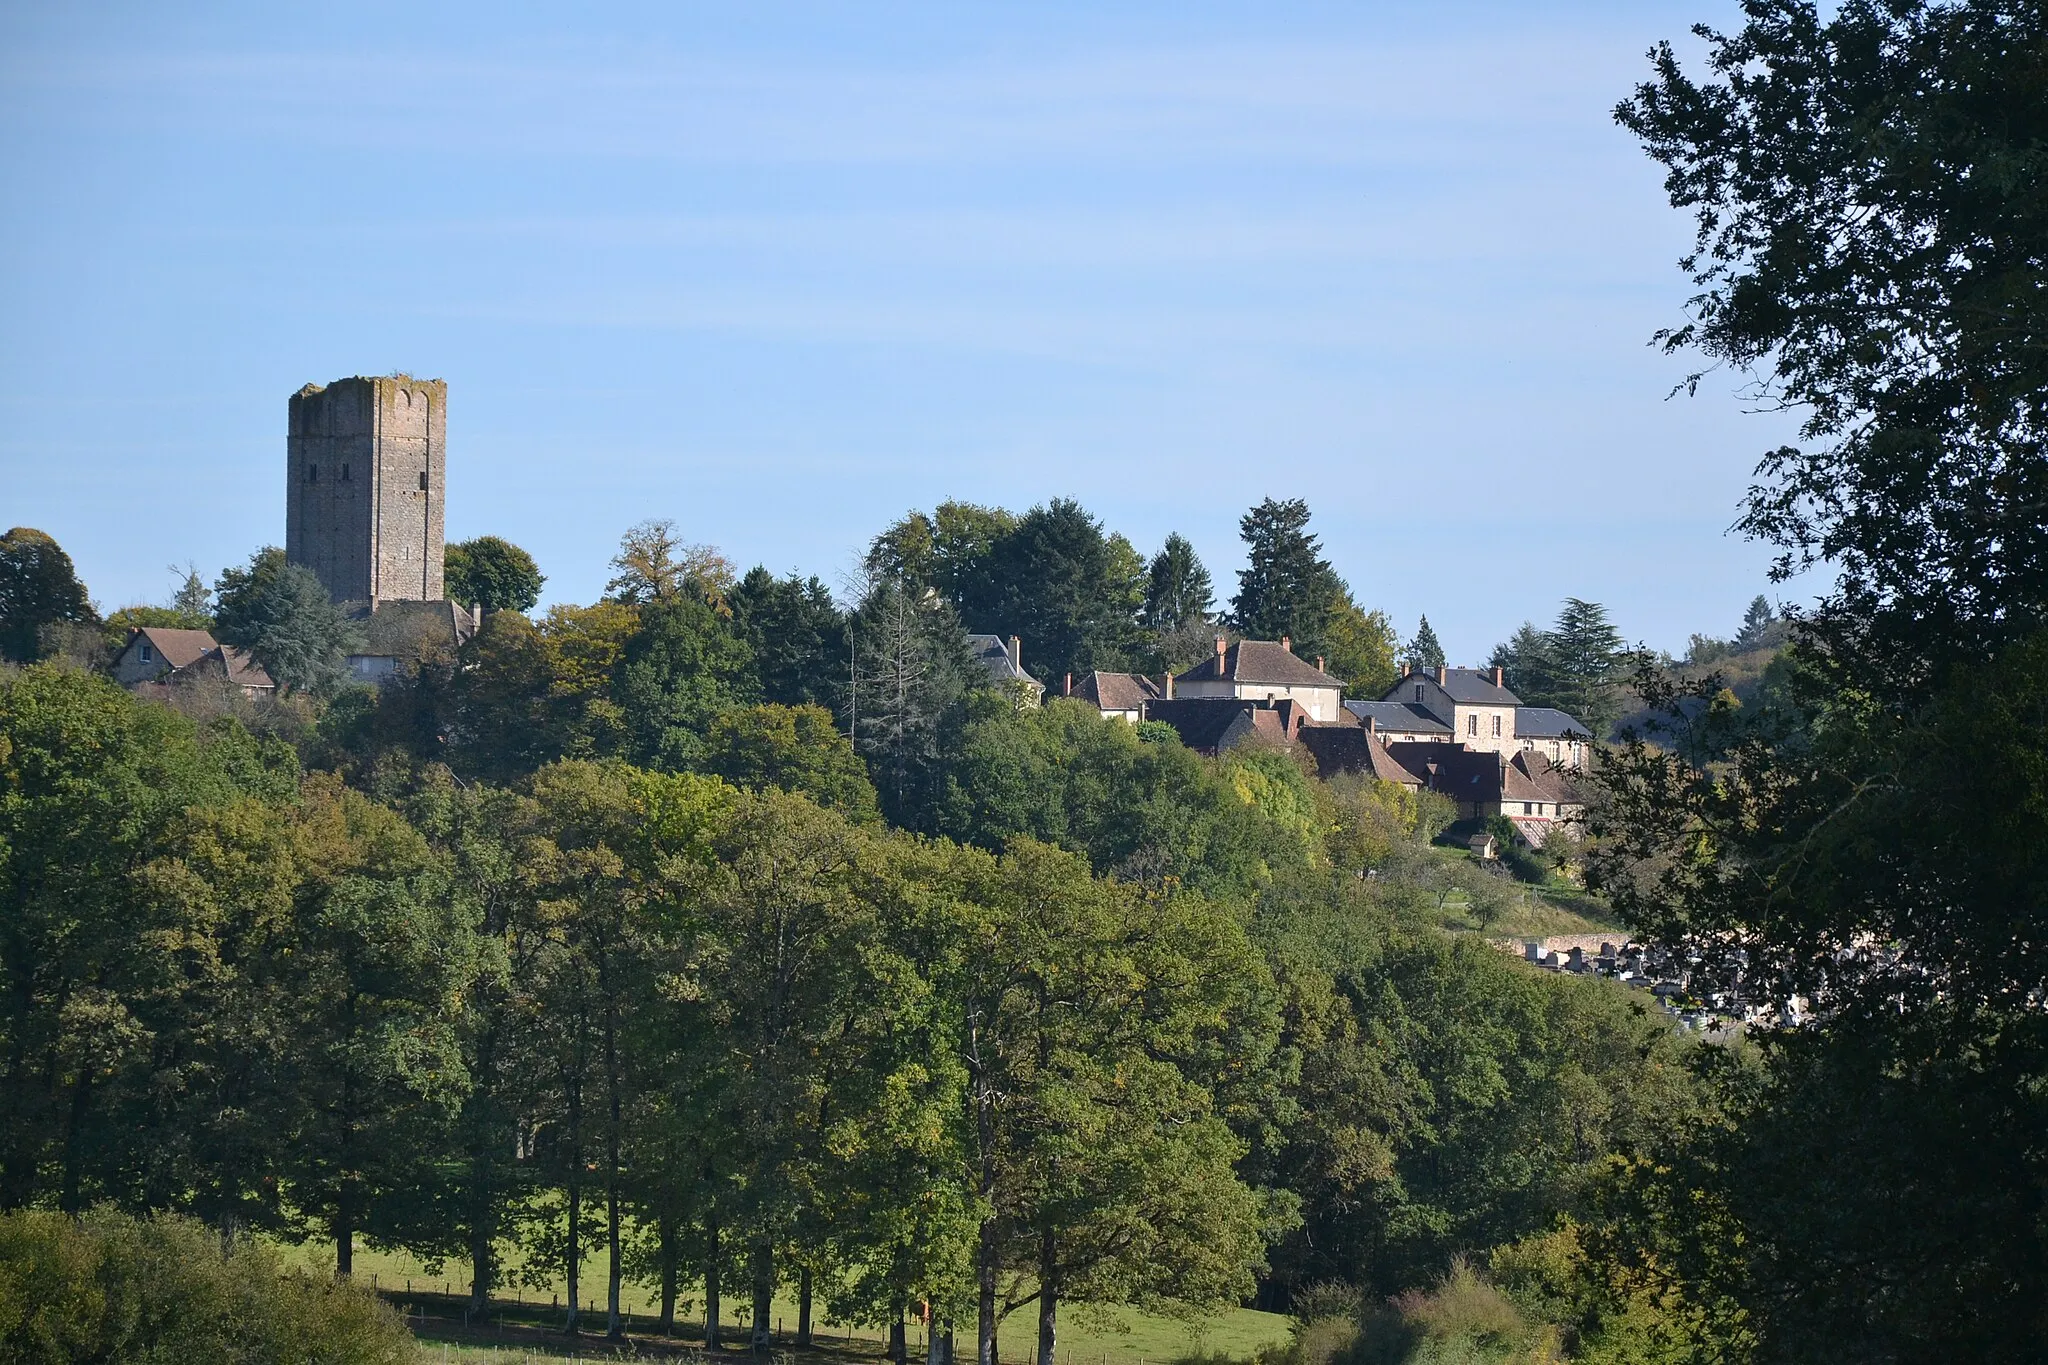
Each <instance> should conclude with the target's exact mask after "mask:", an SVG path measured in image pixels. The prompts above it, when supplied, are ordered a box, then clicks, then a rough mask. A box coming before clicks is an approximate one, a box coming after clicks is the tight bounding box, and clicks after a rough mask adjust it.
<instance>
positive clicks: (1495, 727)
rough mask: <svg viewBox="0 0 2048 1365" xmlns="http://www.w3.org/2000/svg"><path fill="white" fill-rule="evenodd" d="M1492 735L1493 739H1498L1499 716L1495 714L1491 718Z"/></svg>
mask: <svg viewBox="0 0 2048 1365" xmlns="http://www.w3.org/2000/svg"><path fill="white" fill-rule="evenodd" d="M1493 737H1494V738H1495V739H1499V738H1500V717H1499V716H1495V717H1494V718H1493Z"/></svg>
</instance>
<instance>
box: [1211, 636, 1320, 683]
mask: <svg viewBox="0 0 2048 1365" xmlns="http://www.w3.org/2000/svg"><path fill="white" fill-rule="evenodd" d="M1174 681H1176V682H1217V681H1225V682H1240V683H1271V684H1273V685H1274V686H1276V687H1334V688H1338V689H1342V688H1343V686H1344V684H1343V682H1342V681H1340V680H1339V679H1336V678H1333V677H1331V676H1330V675H1329V674H1327V673H1325V672H1323V670H1321V669H1320V668H1317V667H1316V666H1315V665H1314V664H1312V663H1310V662H1308V660H1306V659H1302V658H1299V657H1297V656H1296V655H1295V653H1294V652H1293V651H1292V650H1290V649H1287V648H1286V647H1285V646H1283V645H1281V644H1280V643H1279V642H1278V641H1276V640H1239V641H1238V642H1237V643H1236V644H1234V645H1231V646H1230V647H1229V648H1228V649H1227V650H1226V651H1225V652H1223V653H1221V654H1211V655H1210V656H1209V657H1208V658H1206V659H1204V660H1202V662H1200V663H1198V664H1196V665H1195V666H1194V667H1193V668H1191V669H1189V670H1188V671H1187V672H1185V673H1182V674H1179V675H1178V676H1176V678H1175V679H1174Z"/></svg>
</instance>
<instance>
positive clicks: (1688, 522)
mask: <svg viewBox="0 0 2048 1365" xmlns="http://www.w3.org/2000/svg"><path fill="white" fill-rule="evenodd" d="M1698 19H1707V20H1709V21H1713V22H1717V23H1721V24H1724V25H1726V24H1729V23H1730V22H1731V21H1732V19H1733V6H1732V4H1729V3H1727V2H1726V0H1688V2H1687V3H1676V4H1674V3H1665V2H1664V0H1628V3H1614V4H1562V3H1561V4H1556V5H1547V6H1533V5H1526V4H1502V5H1486V6H1482V5H1457V4H1438V5H1429V6H1421V5H1408V4H1362V3H1349V4H1332V5H1305V4H1304V5H1252V4H1239V5H1230V6H1221V5H1195V4H1189V3H1185V0H1173V3H1160V4H1115V5H1101V4H1071V5H1068V4H1049V3H1034V4H1030V5H1021V4H1020V5H1005V6H962V5H951V4H949V5H936V4H935V5H930V6H921V5H850V4H836V5H829V6H825V5H820V6H800V5H732V4H717V5H712V4H679V3H658V4H646V5H618V6H610V7H596V6H566V5H565V6H559V7H553V8H543V7H538V6H528V5H519V4H506V3H494V4H483V3H469V4H460V5H446V6H439V7H428V6H419V5H413V4H408V5H399V6H387V5H381V4H376V3H369V4H355V5H349V6H345V7H341V8H334V7H323V8H313V7H287V6H277V5H261V6H258V5H250V6H247V7H232V6H225V5H163V4H150V5H141V4H136V5H94V6H85V5H43V6H31V5H26V4H15V5H10V6H7V7H6V8H5V12H4V13H0V167H4V170H0V185H4V187H5V191H4V194H0V418H4V421H0V526H5V525H13V524H27V525H31V526H38V527H41V528H43V529H44V530H47V531H49V532H50V533H52V534H53V535H55V536H56V537H57V538H58V539H59V540H60V541H61V542H62V543H63V544H64V545H65V546H66V547H67V548H68V549H69V550H70V551H71V553H72V555H73V556H74V558H75V559H76V560H77V563H78V566H79V570H80V572H81V574H82V575H83V576H84V577H85V579H86V582H87V584H88V585H89V587H90V588H91V589H92V591H93V593H94V596H95V597H96V599H97V600H98V601H99V603H100V605H101V606H102V607H103V608H112V607H115V606H119V605H123V604H126V603H129V602H135V601H155V600H162V599H164V598H165V597H166V596H167V595H168V593H169V591H170V589H171V586H172V582H171V576H170V574H169V573H168V572H167V571H166V568H165V566H166V565H169V564H173V563H184V562H186V561H188V560H189V561H194V562H196V563H197V564H198V565H199V566H200V568H201V570H202V571H203V572H204V573H205V574H206V575H207V576H208V577H209V578H211V577H212V576H213V575H214V574H215V573H216V572H218V570H219V569H220V568H221V567H222V566H223V565H224V564H226V563H229V562H232V561H239V560H242V559H245V558H246V557H247V556H248V555H249V554H250V552H251V551H253V550H254V549H255V548H256V547H258V546H260V545H263V544H266V543H282V540H283V536H284V506H283V493H282V487H283V463H284V435H285V400H286V398H287V396H288V395H289V394H290V393H291V391H292V390H294V389H296V388H297V387H299V386H300V385H301V384H304V383H306V382H308V381H322V382H324V381H326V380H330V379H334V378H338V377H340V376H344V375H350V374H359V373H361V374H374V373H386V372H390V371H393V370H406V371H409V372H411V373H413V374H417V375H423V376H437V377H440V378H444V379H446V380H447V381H448V383H449V388H450V397H449V445H450V456H449V480H450V489H449V520H448V529H449V534H450V537H451V539H453V538H460V537H463V536H469V535H476V534H481V533H486V532H489V533H495V534H499V535H504V536H507V537H509V538H510V539H512V540H514V541H517V542H518V543H520V544H522V545H525V546H526V547H528V548H529V549H530V550H532V551H533V552H534V554H535V555H536V557H537V558H538V559H539V560H540V563H541V567H542V569H543V570H544V571H545V572H546V573H547V574H548V576H549V584H548V597H549V599H550V600H589V599H590V598H592V597H594V596H595V595H596V594H597V593H598V592H599V591H600V589H601V587H602V585H603V583H604V580H605V578H606V576H607V570H606V567H605V561H606V560H607V559H608V558H609V556H610V553H611V551H612V549H613V547H614V545H615V543H616V541H617V538H618V534H619V532H620V531H621V530H622V529H623V528H624V527H625V526H627V525H628V524H630V523H632V522H634V521H637V520H639V519H641V518H644V517H649V516H668V517H672V518H674V519H675V520H676V521H677V522H678V523H679V525H680V526H681V527H682V528H683V530H684V532H685V533H686V535H687V536H688V537H689V538H691V539H693V540H702V541H708V542H711V543H714V544H717V545H719V546H721V547H723V548H724V549H725V550H726V551H727V552H728V553H729V554H730V555H731V556H732V557H733V558H734V559H736V560H737V561H738V562H739V563H740V564H741V565H742V566H744V565H747V564H751V563H754V562H757V561H758V562H763V563H766V564H767V565H768V566H769V567H771V568H773V569H775V570H777V571H786V570H789V569H798V570H802V571H804V572H806V573H812V572H815V573H818V574H820V575H822V576H824V577H825V578H826V579H827V580H828V581H831V580H833V579H835V578H836V577H837V576H838V575H840V574H841V573H842V572H843V571H844V570H845V569H846V568H847V567H848V566H849V565H850V564H851V563H852V562H853V561H854V559H855V558H856V557H857V556H858V553H859V551H860V549H861V547H862V546H863V545H864V543H865V542H866V540H867V539H868V537H869V536H871V535H872V534H873V533H874V532H875V531H876V530H877V529H878V528H880V527H881V526H882V525H884V524H886V523H887V522H888V521H889V520H891V519H892V518H894V517H895V516H897V515H899V514H901V513H902V512H903V511H904V510H906V509H907V508H910V507H913V506H930V505H931V504H933V503H935V502H937V501H939V500H941V499H943V498H946V497H954V498H965V499H971V500H975V501H980V502H990V503H998V504H1002V505H1005V506H1009V507H1013V508H1017V509H1020V510H1021V509H1023V508H1025V507H1028V506H1030V505H1031V504H1033V503H1035V502H1040V501H1043V500H1045V499H1047V498H1051V497H1055V496H1062V495H1064V496H1072V497H1075V498H1078V499H1080V500H1081V501H1082V502H1083V503H1084V504H1085V505H1086V506H1087V507H1088V508H1089V509H1090V510H1092V511H1093V512H1095V513H1096V514H1097V515H1098V516H1100V517H1102V518H1103V520H1104V521H1105V522H1106V523H1107V524H1108V525H1109V526H1111V527H1112V528H1114V529H1117V530H1121V531H1123V532H1124V533H1125V534H1127V535H1128V536H1130V537H1131V539H1132V540H1133V541H1134V542H1135V543H1136V544H1137V545H1138V546H1139V548H1140V549H1141V550H1143V551H1145V552H1146V553H1150V552H1151V551H1152V550H1153V549H1155V548H1156V547H1157V545H1158V543H1159V541H1160V540H1161V539H1162V538H1163V537H1164V536H1165V535H1166V533H1167V532H1169V531H1175V530H1178V531H1181V532H1183V533H1184V534H1186V535H1188V536H1189V537H1190V538H1191V539H1192V540H1193V541H1194V542H1195V545H1196V547H1197V548H1198V550H1199V551H1200V552H1201V554H1202V555H1203V556H1204V558H1205V559H1206V560H1207V562H1208V564H1209V566H1210V568H1211V571H1212V572H1213V573H1214V574H1215V576H1216V578H1217V580H1218V584H1219V587H1222V588H1223V589H1224V591H1223V592H1222V594H1220V595H1223V596H1227V595H1228V590H1229V587H1230V586H1231V585H1232V584H1234V581H1235V580H1234V574H1235V571H1236V569H1238V568H1239V567H1241V563H1242V558H1241V553H1240V549H1241V547H1240V545H1239V543H1238V540H1237V528H1236V523H1237V518H1238V517H1239V516H1240V515H1241V514H1242V513H1243V511H1244V509H1245V508H1246V507H1247V506H1249V505H1250V504H1252V503H1253V502H1256V501H1257V500H1258V499H1260V498H1262V497H1265V496H1268V495H1272V496H1280V497H1292V496H1300V497H1306V498H1307V499H1308V500H1309V502H1310V505H1311V507H1312V508H1313V509H1314V512H1315V523H1314V525H1315V529H1316V530H1318V531H1319V532H1320V533H1321V534H1322V537H1323V541H1324V544H1325V546H1326V547H1327V549H1328V552H1329V554H1330V557H1331V559H1332V560H1333V561H1334V562H1335V564H1336V565H1337V567H1338V569H1339V571H1340V572H1342V573H1343V574H1344V575H1345V577H1346V578H1347V579H1348V580H1349V581H1350V582H1351V584H1352V586H1353V588H1354V590H1355V593H1356V595H1357V596H1358V598H1359V599H1360V601H1361V602H1362V603H1364V604H1366V605H1368V606H1378V607H1382V608H1384V609H1385V610H1387V611H1388V612H1389V613H1390V614H1391V615H1392V616H1393V617H1394V619H1395V622H1396V624H1397V626H1398V627H1399V628H1400V630H1401V632H1402V634H1403V635H1404V637H1405V635H1406V634H1407V633H1408V632H1409V631H1411V630H1412V629H1413V627H1414V625H1415V619H1416V616H1417V615H1418V613H1421V612H1427V613H1428V614H1429V617H1430V619H1431V621H1432V622H1433V623H1434V624H1435V625H1436V627H1437V629H1438V632H1439V634H1440V635H1441V636H1442V638H1443V640H1444V643H1445V646H1446V648H1447V649H1448V651H1449V653H1450V654H1451V655H1452V657H1453V661H1454V662H1464V661H1477V660H1480V659H1482V658H1483V657H1484V655H1485V654H1486V652H1487V651H1488V650H1489V649H1490V648H1491V646H1492V645H1493V644H1494V642H1495V641H1497V640H1499V639H1501V638H1503V637H1504V636H1506V635H1507V634H1508V633H1509V632H1511V631H1512V630H1513V629H1514V627H1515V626H1516V625H1517V624H1518V623H1520V622H1521V621H1522V620H1524V619H1525V618H1535V619H1537V620H1539V621H1541V620H1547V619H1548V618H1549V617H1550V616H1552V615H1553V614H1554V613H1555V611H1556V608H1557V604H1558V601H1559V599H1561V598H1563V597H1565V596H1566V595H1575V596H1581V597H1590V598H1595V599H1598V600H1600V601H1603V602H1605V603H1607V604H1608V605H1609V607H1610V609H1611V610H1612V612H1613V615H1614V617H1615V620H1616V622H1617V624H1618V625H1619V626H1620V627H1621V628H1622V630H1623V632H1624V633H1625V634H1626V635H1628V636H1629V637H1630V638H1632V639H1639V640H1645V641H1648V642H1649V643H1651V644H1653V645H1658V646H1663V647H1667V648H1672V649H1674V650H1676V649H1682V647H1683V645H1684V641H1685V638H1686V635H1687V634H1688V632H1690V631H1693V630H1711V631H1715V632H1717V633H1723V634H1725V633H1728V632H1729V631H1731V630H1732V629H1733V628H1734V626H1735V624H1736V622H1737V619H1738V618H1739V616H1740V613H1741V611H1742V608H1743V606H1744V605H1745V604H1746V603H1747V602H1748V600H1749V599H1750V597H1751V596H1752V595H1754V594H1755V593H1756V592H1758V591H1760V590H1769V589H1768V585H1767V584H1766V582H1765V580H1764V571H1765V568H1766V566H1767V564H1768V561H1769V554H1768V552H1767V551H1766V550H1765V549H1764V548H1763V547H1759V546H1754V545H1749V544H1745V543H1744V542H1743V541H1742V540H1741V539H1740V538H1739V537H1736V536H1732V535H1729V534H1727V528H1728V527H1729V525H1730V523H1731V522H1732V521H1733V520H1734V519H1735V517H1736V515H1737V503H1738V500H1739V499H1740V497H1741V495H1742V491H1743V489H1744V487H1745V486H1746V484H1747V482H1748V475H1749V471H1750V469H1751V468H1752V466H1753V465H1754V464H1755V461H1756V458H1757V456H1758V454H1759V452H1761V451H1762V450H1764V449H1766V448H1768V447H1770V446H1773V445H1775V444H1778V443H1779V442H1780V441H1782V440H1785V439H1787V438H1788V437H1789V435H1790V430H1789V424H1788V423H1787V422H1786V420H1785V419H1784V418H1783V417H1778V416H1766V415H1757V414H1753V413H1750V412H1748V411H1747V410H1746V407H1745V405H1744V404H1743V402H1742V401H1741V399H1740V397H1739V395H1738V392H1737V384H1736V382H1735V379H1734V378H1733V377H1731V376H1726V375H1721V376H1714V377H1711V378H1710V380H1709V382H1708V383H1707V384H1706V385H1705V386H1703V387H1702V389H1701V391H1700V393H1699V396H1697V397H1695V398H1691V399H1686V398H1678V399H1673V400H1669V401H1667V398H1666V395H1667V392H1668V391H1669V390H1670V388H1671V386H1672V385H1673V384H1674V383H1675V382H1677V381H1678V380H1679V379H1680V378H1681V377H1682V376H1683V374H1684V372H1685V369H1686V368H1687V366H1686V365H1685V364H1684V363H1683V362H1681V361H1679V360H1675V359H1672V358H1668V357H1665V356H1662V355H1661V354H1659V353H1657V352H1655V351H1654V350H1652V349H1651V348H1650V347H1649V345H1648V344H1647V343H1648V340H1649V337H1650V335H1651V333H1652V332H1653V331H1654V330H1655V329H1656V328H1657V327H1659V326H1661V325H1665V324H1668V323H1670V322H1672V321H1674V320H1676V319H1677V318H1678V316H1679V310H1680V308H1681V305H1682V302H1683V300H1684V298H1685V296H1686V294H1687V292H1688V291H1687V287H1686V283H1685V281H1684V279H1683V278H1682V277H1681V275H1680V274H1679V272H1678V271H1677V270H1676V268H1675V266H1674V261H1675V259H1676V258H1677V257H1678V256H1679V255H1680V253H1681V252H1682V251H1683V250H1684V248H1685V246H1686V244H1687V242H1688V239H1689V231H1688V224H1687V222H1686V221H1685V220H1684V219H1683V218H1682V217H1681V216H1680V215H1679V214H1677V213H1676V212H1674V211H1673V210H1671V209H1670V208H1669V207H1668V206H1667V205H1666V204H1665V203H1664V201H1663V197H1662V194H1661V192H1660V188H1659V177H1658V174H1657V172H1656V169H1655V168H1654V167H1653V166H1652V165H1651V164H1650V163H1649V162H1648V161H1647V160H1646V159H1645V158H1644V157H1643V156H1642V155H1641V154H1640V152H1639V151H1637V150H1636V148H1635V147H1634V146H1633V145H1632V143H1631V142H1630V140H1629V139H1628V138H1627V136H1626V135H1624V134H1623V133H1622V132H1621V131H1620V130H1618V129H1617V128H1615V127H1614V126H1613V124H1612V122H1611V119H1610V110H1611V108H1612V106H1613V104H1614V102H1615V101H1616V100H1617V99H1618V98H1620V97H1621V96H1622V95H1624V94H1625V93H1626V92H1627V90H1628V88H1629V87H1630V85H1631V83H1632V82H1634V81H1636V80H1638V79H1640V78H1641V77H1642V75H1643V74H1644V73H1645V71H1646V69H1647V67H1646V62H1645V60H1644V53H1645V51H1646V50H1647V49H1648V47H1649V46H1650V45H1651V43H1652V42H1653V41H1655V40H1656V39H1658V38H1661V37H1671V38H1679V37H1682V36H1683V35H1684V33H1685V30H1686V28H1687V26H1688V25H1689V24H1690V23H1691V22H1693V21H1695V20H1698ZM1688 46H1689V47H1690V45H1688Z"/></svg>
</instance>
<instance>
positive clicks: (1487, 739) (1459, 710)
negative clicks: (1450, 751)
mask: <svg viewBox="0 0 2048 1365" xmlns="http://www.w3.org/2000/svg"><path fill="white" fill-rule="evenodd" d="M1453 674H1458V675H1463V676H1462V677H1460V678H1458V679H1456V683H1457V684H1458V685H1457V687H1456V690H1457V691H1458V692H1464V693H1467V694H1468V695H1466V696H1463V697H1460V696H1457V695H1454V693H1453V691H1452V688H1451V687H1449V686H1447V685H1446V684H1448V683H1452V682H1453V678H1452V675H1453ZM1495 676H1496V675H1495V674H1494V673H1493V672H1492V671H1491V670H1488V671H1486V672H1485V673H1484V674H1483V675H1482V671H1481V670H1479V669H1470V668H1459V669H1442V670H1439V671H1438V672H1435V673H1431V672H1422V671H1417V672H1414V673H1410V674H1408V675H1407V676H1406V677H1404V678H1402V679H1401V680H1400V681H1399V682H1397V683H1395V684H1394V686H1393V687H1392V688H1391V689H1389V690H1388V692H1387V694H1386V698H1385V699H1386V700H1387V701H1398V702H1403V703H1406V704H1408V705H1412V706H1420V707H1422V708H1423V709H1424V710H1426V711H1428V712H1429V713H1430V714H1432V715H1434V716H1436V717H1438V718H1440V719H1442V720H1445V721H1447V722H1449V724H1450V727H1451V732H1450V734H1449V735H1448V736H1446V738H1449V739H1451V740H1454V741H1455V742H1457V743H1459V744H1462V745H1464V746H1465V747H1466V748H1468V749H1484V750H1488V751H1490V752H1493V753H1513V752H1515V751H1516V750H1518V749H1521V748H1522V747H1524V746H1523V745H1522V744H1521V742H1520V741H1519V739H1518V738H1517V737H1516V735H1515V712H1516V710H1517V709H1518V708H1519V704H1520V703H1519V701H1518V700H1517V698H1516V697H1515V695H1514V694H1513V693H1512V692H1508V691H1506V690H1505V689H1504V688H1502V687H1501V685H1500V683H1499V682H1498V681H1494V678H1495Z"/></svg>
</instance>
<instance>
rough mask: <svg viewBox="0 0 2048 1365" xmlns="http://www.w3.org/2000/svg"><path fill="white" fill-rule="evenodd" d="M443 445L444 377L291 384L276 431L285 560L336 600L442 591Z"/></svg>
mask: <svg viewBox="0 0 2048 1365" xmlns="http://www.w3.org/2000/svg"><path fill="white" fill-rule="evenodd" d="M447 449H448V385H447V384H446V383H445V382H444V381H442V380H439V379H414V378H413V377H412V376H411V375H404V374H394V375H388V376H379V377H378V378H374V379H365V378H362V377H361V376H358V377H356V378H354V379H337V380H335V381H334V382H333V383H332V384H327V385H320V384H308V385H306V387H305V388H303V389H300V390H299V391H298V392H297V393H295V394H293V395H292V399H291V431H290V434H289V435H288V436H287V437H286V438H285V479H286V489H285V523H284V524H285V531H284V552H285V558H286V559H288V560H290V561H291V562H292V563H294V564H303V565H305V566H306V567H307V568H309V569H311V570H312V571H313V572H314V573H316V574H318V575H319V576H320V581H321V582H322V583H324V584H326V586H327V591H328V593H329V594H330V595H331V596H332V597H333V598H334V600H335V601H337V602H364V603H368V604H370V606H371V607H372V609H373V610H374V608H375V605H376V604H377V603H379V602H394V601H429V602H432V601H438V600H440V598H441V594H442V585H441V568H442V564H441V550H442V535H443V532H444V529H445V521H444V517H445V508H444V499H443V494H442V490H443V488H444V487H445V486H446V483H447V471H448V456H447Z"/></svg>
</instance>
